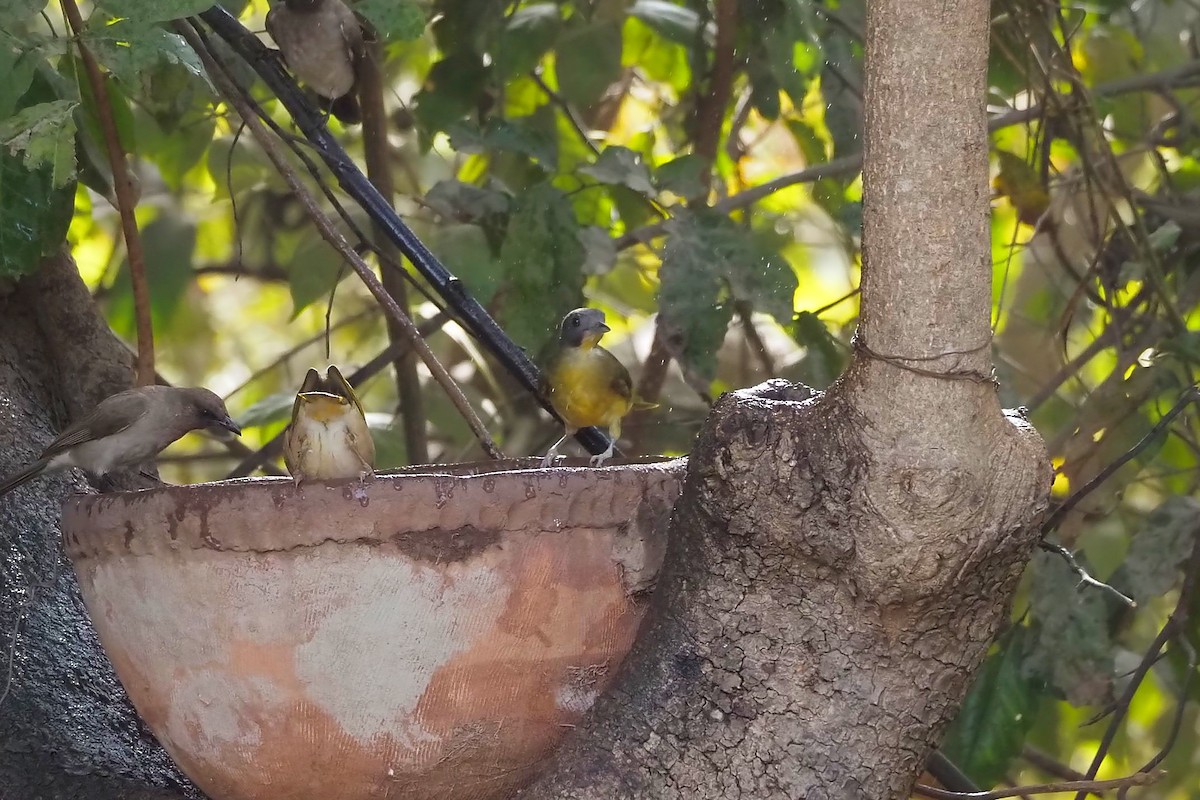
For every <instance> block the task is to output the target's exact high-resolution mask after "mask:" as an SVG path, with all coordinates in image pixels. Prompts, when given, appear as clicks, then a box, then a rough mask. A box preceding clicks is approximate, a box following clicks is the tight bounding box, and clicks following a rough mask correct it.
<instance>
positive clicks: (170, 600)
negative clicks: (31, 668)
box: [63, 460, 683, 800]
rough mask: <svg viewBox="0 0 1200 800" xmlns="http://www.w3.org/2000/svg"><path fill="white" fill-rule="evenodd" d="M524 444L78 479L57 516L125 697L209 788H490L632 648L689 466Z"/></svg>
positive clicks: (539, 758)
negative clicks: (108, 481)
mask: <svg viewBox="0 0 1200 800" xmlns="http://www.w3.org/2000/svg"><path fill="white" fill-rule="evenodd" d="M536 463H537V462H536V460H531V461H525V460H522V461H516V462H513V461H510V462H491V463H484V464H464V465H456V466H454V467H445V468H444V469H445V472H443V473H440V474H432V473H429V472H425V473H416V472H404V473H395V474H386V475H381V476H379V477H377V478H376V480H375V481H374V482H373V483H369V484H367V485H365V486H362V485H359V484H358V483H357V482H354V481H350V482H343V483H337V484H320V483H317V484H311V485H304V486H302V487H301V488H300V489H296V488H295V487H294V486H293V485H292V483H291V481H288V480H286V479H258V480H243V481H229V482H224V483H215V484H202V485H197V486H179V487H164V488H159V489H151V490H148V491H141V492H133V493H120V494H111V495H84V496H77V497H74V498H71V499H70V500H69V501H68V502H67V508H66V513H65V515H64V524H63V531H64V536H65V538H66V546H67V552H68V554H69V555H70V557H71V559H72V561H73V562H74V565H75V570H76V572H77V573H78V575H79V582H80V585H81V587H82V589H83V597H84V600H85V602H86V603H87V608H88V611H89V612H90V614H91V617H92V620H93V621H94V623H95V625H96V628H97V630H98V631H99V633H100V639H101V641H102V642H103V644H104V648H105V650H106V651H107V652H108V656H109V658H110V659H112V662H113V665H114V666H115V667H116V670H117V674H118V675H119V676H120V678H121V681H122V683H123V684H124V685H125V688H126V690H127V691H128V692H129V696H130V698H131V699H132V700H133V703H134V705H135V706H136V707H137V709H138V711H139V713H140V714H141V715H142V716H143V717H144V718H145V720H146V722H147V723H148V724H149V725H150V727H151V729H152V730H153V731H154V733H155V734H156V735H157V736H158V739H159V741H161V742H162V743H163V745H164V746H165V747H166V749H167V751H168V752H170V754H171V756H172V757H173V758H174V759H175V760H176V761H177V762H178V763H179V765H180V767H181V768H182V769H183V770H184V772H186V773H187V774H188V775H189V776H190V777H191V778H192V779H193V780H194V781H195V782H196V784H197V785H198V786H200V788H202V789H203V790H204V791H205V792H207V793H208V794H209V795H210V796H211V797H212V798H214V800H358V798H405V799H406V800H424V798H444V799H445V800H450V799H451V798H453V799H454V800H485V799H486V798H499V797H503V796H505V795H506V794H508V793H509V792H511V791H512V790H513V789H515V788H516V787H518V786H520V785H522V784H524V783H526V782H527V781H528V780H529V779H531V778H532V777H533V774H534V772H535V771H536V770H537V769H538V767H539V764H540V763H542V762H544V761H545V760H546V757H547V756H548V754H549V753H550V751H551V749H552V748H553V747H554V745H555V744H556V742H557V741H558V740H559V738H560V737H561V736H562V735H563V734H564V733H565V732H566V731H567V730H569V728H570V727H571V726H572V725H573V724H574V723H576V722H577V721H578V720H579V718H580V717H581V716H582V714H583V713H584V712H585V711H586V710H587V709H588V708H589V707H590V706H591V704H592V702H593V701H594V700H595V698H596V696H597V695H598V694H599V693H600V692H601V691H603V690H604V688H605V686H606V685H607V684H608V682H609V680H610V679H611V678H612V676H613V674H614V672H615V670H616V667H617V666H618V664H619V663H620V662H621V660H622V659H623V658H624V657H625V655H626V653H627V652H628V650H629V647H630V645H631V644H632V642H633V638H634V635H635V634H636V632H637V629H638V624H639V623H640V622H641V618H642V615H643V612H644V609H645V599H646V594H647V592H648V591H649V589H650V588H651V587H652V585H653V581H654V578H655V575H656V573H657V571H658V567H659V565H660V563H661V559H662V554H663V550H664V543H665V531H666V520H667V517H668V515H669V512H670V509H671V506H672V505H673V503H674V502H675V499H676V497H677V496H678V493H679V489H680V485H681V480H682V475H683V462H682V461H670V462H658V463H633V464H625V465H616V466H608V467H604V468H602V469H582V468H571V467H556V468H554V469H547V470H542V469H530V468H528V467H531V466H536ZM439 469H441V467H439ZM497 470H507V471H497Z"/></svg>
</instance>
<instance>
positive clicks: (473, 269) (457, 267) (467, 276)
mask: <svg viewBox="0 0 1200 800" xmlns="http://www.w3.org/2000/svg"><path fill="white" fill-rule="evenodd" d="M425 244H426V245H428V247H429V249H430V250H432V251H433V254H434V255H435V256H437V257H438V260H439V261H441V262H442V263H443V264H445V265H446V267H447V268H448V269H449V270H450V271H451V272H453V273H454V274H455V276H456V277H458V279H459V280H461V281H462V282H463V283H465V284H466V286H467V289H468V290H469V291H470V292H471V294H472V295H473V296H474V297H475V299H476V300H478V301H479V302H481V303H485V304H486V303H490V302H491V300H492V298H493V297H495V296H496V292H497V291H498V290H499V289H500V285H501V283H502V282H503V278H504V276H503V273H502V271H501V268H500V265H499V264H497V263H496V259H495V257H494V256H493V255H492V248H491V247H490V246H489V245H488V241H487V236H486V235H485V234H484V232H483V229H482V228H480V227H479V226H478V225H446V226H444V227H438V228H434V229H433V230H432V231H431V232H430V233H429V234H427V235H426V237H425Z"/></svg>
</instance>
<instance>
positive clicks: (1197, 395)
mask: <svg viewBox="0 0 1200 800" xmlns="http://www.w3.org/2000/svg"><path fill="white" fill-rule="evenodd" d="M1198 399H1200V386H1191V387H1189V388H1188V389H1187V390H1186V391H1184V393H1183V395H1182V396H1180V398H1179V400H1178V401H1177V402H1176V403H1175V405H1173V406H1172V407H1171V410H1170V411H1168V412H1167V413H1166V414H1163V417H1162V419H1160V420H1159V421H1158V422H1157V423H1155V425H1154V427H1153V428H1151V429H1150V431H1149V432H1148V433H1147V434H1146V435H1145V436H1143V437H1142V439H1141V441H1139V442H1138V443H1137V444H1135V445H1134V446H1133V447H1131V448H1129V450H1127V451H1125V453H1123V454H1122V455H1121V456H1120V457H1119V458H1117V459H1116V460H1114V461H1113V462H1112V463H1111V464H1109V465H1108V466H1106V467H1105V468H1104V469H1102V470H1100V472H1099V473H1097V475H1096V476H1095V477H1094V478H1092V479H1091V480H1090V481H1088V482H1087V483H1086V484H1084V485H1083V486H1082V487H1081V488H1080V489H1079V490H1078V491H1076V492H1075V493H1073V494H1072V495H1071V496H1070V497H1068V498H1067V499H1066V500H1064V501H1063V503H1062V505H1060V506H1059V507H1058V508H1056V509H1054V513H1053V514H1051V515H1050V516H1049V518H1047V519H1046V521H1045V522H1044V523H1043V524H1042V535H1043V536H1045V535H1046V534H1047V533H1049V532H1050V531H1053V530H1055V529H1056V528H1058V525H1059V523H1060V522H1062V519H1063V517H1065V516H1066V515H1067V514H1068V513H1070V511H1071V509H1073V508H1075V506H1077V505H1079V503H1080V501H1082V500H1083V498H1085V497H1087V496H1088V495H1089V494H1091V493H1092V492H1093V491H1095V489H1096V488H1097V487H1098V486H1100V484H1102V483H1104V482H1105V481H1106V480H1108V479H1109V478H1111V477H1112V476H1113V474H1114V473H1116V471H1117V470H1119V469H1120V468H1121V467H1123V466H1125V465H1126V464H1128V463H1129V462H1130V461H1131V460H1133V459H1134V458H1135V457H1136V456H1137V454H1138V453H1140V452H1142V451H1143V450H1145V449H1146V448H1147V447H1149V446H1150V445H1151V444H1153V442H1154V440H1155V438H1156V437H1157V436H1158V435H1159V434H1160V433H1162V431H1163V430H1165V429H1166V427H1167V426H1168V425H1170V424H1171V421H1172V420H1174V419H1175V417H1177V416H1179V415H1180V414H1181V413H1182V412H1183V410H1184V409H1185V408H1187V407H1188V406H1189V405H1190V404H1191V403H1193V402H1195V401H1196V400H1198Z"/></svg>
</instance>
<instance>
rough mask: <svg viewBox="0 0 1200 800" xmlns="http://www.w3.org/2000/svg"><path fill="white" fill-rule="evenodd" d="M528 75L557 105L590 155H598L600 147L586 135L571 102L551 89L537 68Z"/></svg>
mask: <svg viewBox="0 0 1200 800" xmlns="http://www.w3.org/2000/svg"><path fill="white" fill-rule="evenodd" d="M529 77H531V78H533V82H534V83H536V84H537V85H538V88H539V89H541V90H542V92H544V93H545V95H546V97H549V98H550V102H551V103H554V105H556V106H558V108H559V110H560V111H562V112H563V114H564V115H565V116H566V118H567V121H568V122H570V123H571V128H572V130H574V131H575V133H576V135H578V136H579V140H580V141H581V142H583V143H584V145H585V146H586V147H587V149H588V150H591V151H592V155H594V156H597V157H598V156H599V155H600V147H599V146H598V145H597V144H596V143H595V142H593V141H592V137H590V136H588V132H587V129H586V128H584V126H583V120H581V119H580V118H579V115H578V114H576V113H575V109H573V108H571V104H570V103H568V102H567V98H565V97H563V96H562V95H561V94H559V93H558V92H556V91H554V90H553V89H551V88H550V84H548V83H546V81H545V80H544V79H543V78H542V74H541V73H540V72H539V71H538V70H536V69H535V70H533V71H531V72H530V73H529Z"/></svg>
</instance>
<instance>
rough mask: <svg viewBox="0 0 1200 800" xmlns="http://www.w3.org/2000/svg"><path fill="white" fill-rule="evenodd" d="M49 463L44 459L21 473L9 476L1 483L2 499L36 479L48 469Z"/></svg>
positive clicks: (0, 494) (0, 495) (0, 492)
mask: <svg viewBox="0 0 1200 800" xmlns="http://www.w3.org/2000/svg"><path fill="white" fill-rule="evenodd" d="M47 463H49V462H48V461H47V460H46V459H44V458H42V459H38V460H37V461H35V462H33V463H32V464H30V465H29V466H28V467H26V468H25V469H23V470H21V471H20V472H16V473H13V474H12V475H9V476H8V477H7V478H5V479H4V481H3V482H0V497H2V496H4V495H6V494H8V493H9V492H11V491H12V490H13V489H15V488H17V487H18V486H21V485H23V484H25V483H27V482H28V481H30V480H33V479H34V478H36V477H37V476H38V475H40V474H41V473H42V470H44V469H45V468H46V464H47Z"/></svg>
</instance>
